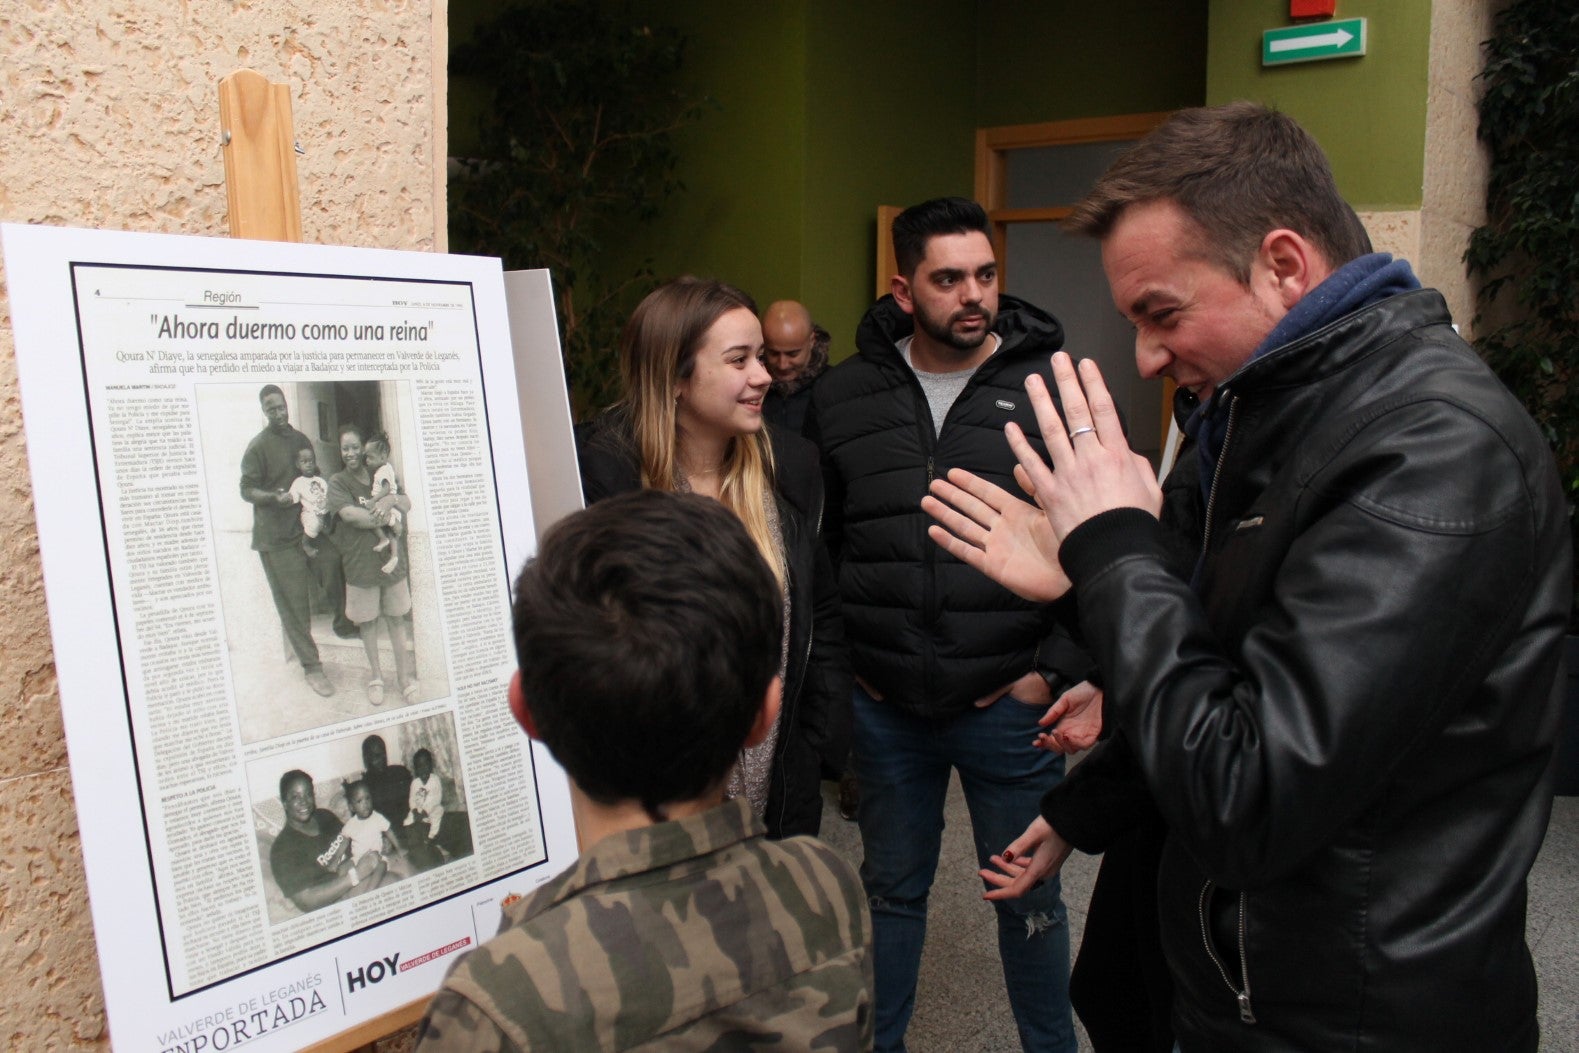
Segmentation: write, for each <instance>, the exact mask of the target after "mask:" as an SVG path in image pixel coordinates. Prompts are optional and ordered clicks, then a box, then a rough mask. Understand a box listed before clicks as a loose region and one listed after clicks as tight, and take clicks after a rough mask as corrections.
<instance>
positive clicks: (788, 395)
mask: <svg viewBox="0 0 1579 1053" xmlns="http://www.w3.org/2000/svg"><path fill="white" fill-rule="evenodd" d="M762 349H763V353H764V354H765V355H766V356H767V366H768V372H769V373H770V374H772V376H773V387H772V388H770V389H769V390H768V394H767V398H765V399H764V400H763V402H762V415H763V417H764V418H766V420H767V422H768V423H769V424H770V425H772V426H773V427H775V428H780V429H784V430H787V431H791V432H794V433H795V434H797V435H799V434H800V433H801V429H802V427H803V425H804V424H805V423H806V407H807V406H809V405H810V404H811V386H812V384H813V383H815V382H816V380H817V378H818V377H820V376H822V374H823V373H824V371H826V370H827V368H828V331H827V330H826V329H824V328H823V327H822V326H820V325H817V324H816V323H815V322H813V321H812V320H811V312H810V311H808V310H806V307H805V305H803V304H800V303H797V302H795V301H794V300H776V301H774V302H773V303H770V304H768V309H767V310H766V311H763V312H762Z"/></svg>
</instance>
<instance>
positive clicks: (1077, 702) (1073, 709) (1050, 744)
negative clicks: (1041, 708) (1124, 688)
mask: <svg viewBox="0 0 1579 1053" xmlns="http://www.w3.org/2000/svg"><path fill="white" fill-rule="evenodd" d="M1037 723H1038V724H1040V725H1041V726H1042V727H1044V728H1047V729H1048V730H1047V731H1045V732H1042V733H1041V734H1039V735H1037V736H1036V738H1034V739H1032V740H1031V745H1033V746H1035V747H1036V748H1037V749H1042V750H1047V751H1048V752H1050V753H1079V752H1080V751H1081V750H1088V749H1090V748H1091V747H1092V746H1094V745H1095V744H1096V741H1097V737H1098V736H1099V735H1101V734H1102V689H1101V688H1100V687H1097V686H1096V685H1095V684H1093V683H1092V682H1091V681H1089V680H1082V681H1081V682H1080V683H1078V684H1076V685H1075V686H1074V687H1072V688H1070V689H1069V690H1068V691H1065V692H1064V693H1063V694H1061V695H1059V696H1058V701H1056V702H1054V703H1053V704H1052V705H1050V706H1048V707H1047V712H1046V713H1044V714H1042V718H1041V719H1040V720H1038V721H1037Z"/></svg>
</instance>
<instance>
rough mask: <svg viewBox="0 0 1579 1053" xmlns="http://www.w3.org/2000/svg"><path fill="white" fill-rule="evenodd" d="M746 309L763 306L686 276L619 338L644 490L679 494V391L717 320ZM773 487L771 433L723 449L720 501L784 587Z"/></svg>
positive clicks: (648, 302) (642, 306)
mask: <svg viewBox="0 0 1579 1053" xmlns="http://www.w3.org/2000/svg"><path fill="white" fill-rule="evenodd" d="M742 307H743V308H745V309H746V310H748V311H750V312H751V313H752V314H753V315H754V314H756V313H757V305H756V302H755V301H754V300H752V299H751V297H750V296H748V295H747V294H746V293H745V292H743V291H741V290H740V289H737V288H735V287H734V286H733V285H730V284H728V283H727V282H721V281H717V280H714V279H704V278H693V277H691V276H689V275H687V276H685V277H682V278H675V279H674V280H673V281H670V282H666V283H664V284H663V285H660V286H659V287H658V288H656V289H654V290H653V291H652V292H651V293H649V294H648V295H647V297H646V298H645V299H644V300H642V302H641V303H639V304H637V306H636V310H634V311H632V312H631V316H630V319H629V320H628V321H627V322H626V323H625V330H624V332H622V333H621V334H620V375H621V377H622V379H623V380H624V382H625V397H624V398H623V399H622V400H621V405H622V406H623V407H624V408H625V411H626V413H627V415H628V417H629V419H630V423H631V433H632V436H633V437H634V439H635V442H636V453H637V456H638V459H639V460H640V463H641V484H642V485H643V486H645V487H649V488H651V489H654V490H670V491H672V490H675V489H678V486H679V460H678V455H679V445H680V441H679V438H680V429H679V422H678V415H677V410H676V403H675V395H676V391H675V388H676V386H677V385H678V384H679V382H680V381H682V380H685V379H687V378H689V377H690V376H691V373H692V371H693V370H694V369H695V368H696V352H697V349H698V348H700V347H701V344H702V340H703V338H705V337H706V336H707V331H708V330H709V329H711V328H712V327H713V323H714V322H716V321H718V319H719V318H721V317H723V316H724V315H725V314H727V313H729V312H730V311H733V310H736V309H738V308H742ZM772 488H773V448H772V446H771V445H769V443H768V435H767V429H766V428H765V427H764V428H763V429H762V430H760V431H758V432H757V433H756V434H755V435H737V436H735V437H733V438H731V439H730V440H729V445H728V446H727V447H726V448H725V451H724V464H723V476H722V478H721V480H720V482H719V489H718V500H719V503H721V504H722V505H723V506H724V507H725V508H727V509H729V510H730V511H731V512H733V513H735V515H736V516H738V517H739V518H740V521H741V522H742V523H744V524H745V527H746V533H748V534H750V535H751V540H752V541H753V542H754V543H755V544H756V546H757V550H758V551H759V552H761V553H762V557H763V559H765V560H767V563H768V566H769V567H770V568H772V570H773V576H774V577H775V578H776V579H778V583H779V587H780V588H783V587H784V584H785V581H784V579H785V576H786V574H787V571H786V568H785V565H784V554H783V552H782V551H781V550H780V547H779V546H778V545H776V544H774V541H773V532H772V529H771V528H770V527H769V526H768V515H769V513H768V502H769V501H771V500H773V494H772Z"/></svg>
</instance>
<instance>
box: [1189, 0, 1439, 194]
mask: <svg viewBox="0 0 1579 1053" xmlns="http://www.w3.org/2000/svg"><path fill="white" fill-rule="evenodd" d="M1338 14H1339V16H1340V17H1342V18H1361V17H1363V18H1366V19H1368V30H1369V35H1370V40H1369V43H1368V53H1367V54H1366V55H1364V56H1363V57H1360V58H1352V59H1335V60H1332V61H1329V62H1302V63H1298V64H1295V65H1292V66H1275V67H1272V68H1270V69H1264V68H1262V66H1261V31H1262V30H1264V29H1276V28H1280V27H1282V26H1287V25H1290V24H1291V23H1290V21H1289V18H1288V2H1287V0H1212V2H1211V21H1210V25H1209V27H1208V35H1207V73H1206V101H1207V103H1208V104H1211V105H1217V104H1219V103H1224V102H1231V101H1233V100H1234V99H1256V100H1258V101H1260V102H1264V103H1267V104H1269V105H1271V106H1275V107H1277V108H1278V109H1279V110H1281V111H1283V112H1284V113H1287V114H1289V115H1290V116H1291V117H1293V118H1295V119H1296V120H1298V121H1299V122H1300V123H1301V124H1302V125H1304V126H1305V127H1306V128H1308V129H1309V130H1310V132H1311V134H1313V135H1314V136H1315V137H1316V139H1317V140H1318V141H1319V142H1320V143H1321V145H1322V148H1323V149H1325V150H1326V151H1327V156H1328V157H1329V158H1330V159H1331V161H1332V170H1333V174H1334V175H1335V176H1336V177H1337V180H1338V188H1339V189H1340V190H1341V191H1342V192H1343V195H1344V197H1346V198H1347V199H1348V201H1349V203H1350V204H1351V205H1353V206H1354V207H1355V208H1356V209H1359V210H1361V211H1367V210H1377V211H1392V210H1412V209H1418V208H1419V207H1420V200H1421V187H1422V184H1423V182H1424V172H1425V118H1426V84H1427V81H1426V77H1427V66H1428V60H1429V56H1430V45H1431V3H1430V0H1343V2H1342V3H1341V4H1339V5H1338Z"/></svg>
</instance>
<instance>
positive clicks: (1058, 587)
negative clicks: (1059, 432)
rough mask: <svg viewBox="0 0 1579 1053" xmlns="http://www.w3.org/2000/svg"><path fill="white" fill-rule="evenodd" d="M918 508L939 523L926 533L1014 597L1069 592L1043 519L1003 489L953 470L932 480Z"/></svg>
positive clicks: (1044, 599) (1048, 597)
mask: <svg viewBox="0 0 1579 1053" xmlns="http://www.w3.org/2000/svg"><path fill="white" fill-rule="evenodd" d="M1033 456H1034V454H1033ZM1017 474H1018V472H1017ZM1021 481H1022V482H1023V481H1024V480H1021ZM921 508H922V510H923V511H924V512H926V513H927V515H929V516H931V517H932V518H933V519H935V520H937V521H938V523H939V524H941V525H939V526H931V527H928V528H927V536H928V537H930V538H931V539H932V540H933V541H935V542H937V543H938V544H939V545H941V546H942V547H943V549H944V550H945V551H946V552H948V553H949V554H950V555H952V556H954V557H956V558H957V559H959V560H961V561H962V562H965V563H968V564H970V565H971V566H972V567H975V568H976V569H977V570H979V571H981V572H982V573H983V574H985V575H987V577H989V578H991V579H992V580H993V581H996V582H997V583H998V584H999V585H1002V586H1003V587H1004V588H1006V589H1008V590H1009V591H1010V592H1012V593H1014V594H1015V595H1016V596H1019V597H1021V598H1022V599H1027V600H1030V601H1031V602H1033V603H1050V602H1052V601H1053V600H1056V599H1058V598H1059V597H1060V596H1062V595H1063V594H1064V593H1065V592H1068V591H1069V579H1068V578H1067V577H1066V576H1065V575H1064V571H1063V568H1062V567H1060V566H1059V565H1058V542H1057V541H1056V540H1054V538H1053V531H1052V528H1051V527H1050V526H1049V525H1048V522H1047V517H1046V516H1045V515H1043V514H1042V511H1041V509H1039V508H1037V507H1036V506H1035V505H1032V504H1027V503H1026V502H1024V501H1022V500H1020V499H1019V498H1018V497H1015V496H1014V495H1013V494H1011V493H1009V491H1007V490H1005V489H1004V488H1003V487H1001V486H998V485H996V484H994V483H990V482H988V481H987V480H985V479H983V478H981V477H980V476H977V475H972V474H971V473H970V472H967V471H965V470H964V469H963V468H954V469H951V470H950V471H949V473H948V478H947V479H934V480H933V481H932V492H931V493H930V494H928V495H927V496H926V497H923V498H922V499H921Z"/></svg>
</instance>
